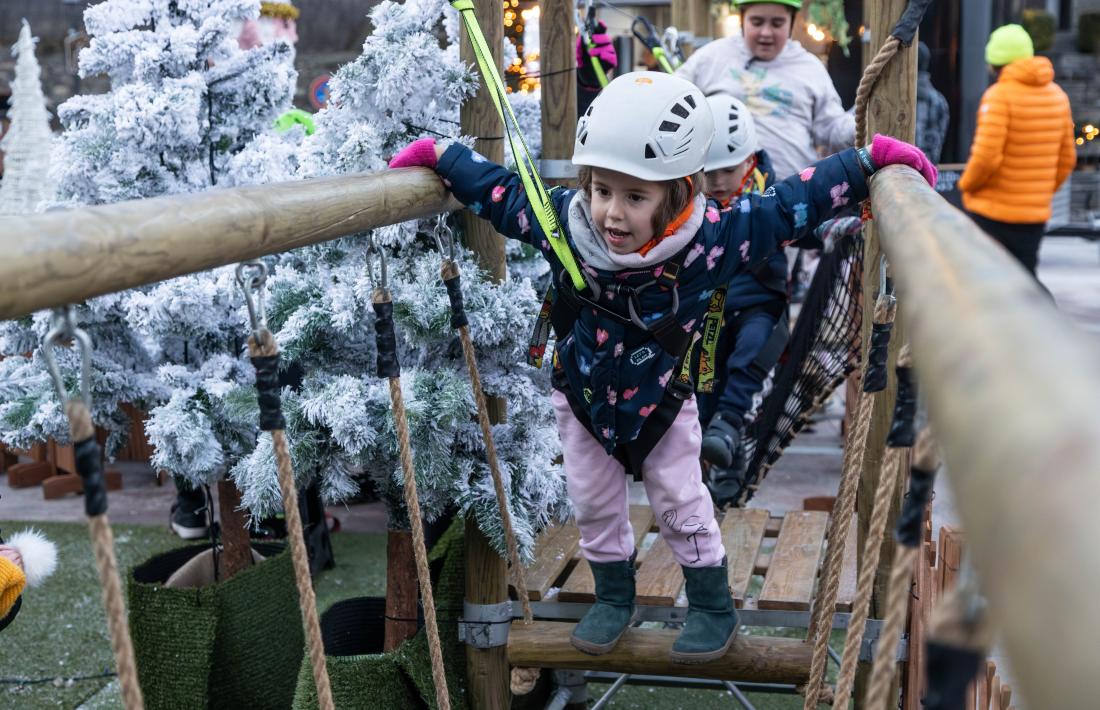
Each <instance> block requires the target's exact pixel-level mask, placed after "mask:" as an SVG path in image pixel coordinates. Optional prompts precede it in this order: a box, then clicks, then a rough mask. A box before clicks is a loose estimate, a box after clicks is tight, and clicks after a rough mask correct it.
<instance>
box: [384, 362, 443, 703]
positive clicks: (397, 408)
mask: <svg viewBox="0 0 1100 710" xmlns="http://www.w3.org/2000/svg"><path fill="white" fill-rule="evenodd" d="M389 383H390V399H391V400H393V419H394V424H395V425H396V427H397V441H398V443H399V445H400V447H401V469H402V471H404V473H405V507H406V508H408V509H409V523H410V525H411V526H412V535H413V553H414V555H415V557H416V574H417V576H418V577H419V578H420V594H421V595H422V596H423V597H424V627H425V628H426V629H427V631H428V653H429V654H430V655H431V659H432V680H433V681H434V682H435V702H436V705H437V706H438V707H439V710H450V707H451V697H450V693H449V692H448V691H447V676H446V675H445V674H444V672H443V647H442V645H441V644H440V642H439V627H438V626H437V625H436V620H435V598H434V594H433V593H432V578H431V571H430V570H429V569H428V552H427V549H426V547H425V545H424V521H423V519H422V518H421V517H420V499H419V497H418V496H417V493H416V475H415V473H414V470H413V459H412V446H411V444H410V443H409V422H408V419H407V417H406V414H405V400H404V398H403V397H402V395H401V378H400V377H391V378H389Z"/></svg>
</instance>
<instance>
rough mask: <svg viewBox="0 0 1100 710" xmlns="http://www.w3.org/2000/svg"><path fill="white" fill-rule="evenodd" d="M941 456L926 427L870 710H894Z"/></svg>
mask: <svg viewBox="0 0 1100 710" xmlns="http://www.w3.org/2000/svg"><path fill="white" fill-rule="evenodd" d="M938 467H939V455H938V452H937V449H936V443H935V440H934V439H933V437H932V431H931V429H930V428H928V427H926V428H925V429H924V430H923V431H921V433H920V435H919V436H918V437H917V443H916V446H915V447H914V448H913V466H912V469H911V470H910V472H909V493H908V495H907V496H906V498H905V505H904V506H903V507H902V511H901V515H899V516H898V526H897V531H896V533H895V536H896V537H897V540H898V548H897V553H896V554H895V556H894V564H893V567H892V568H891V570H890V582H889V586H888V587H887V591H886V620H885V622H884V623H883V625H882V632H881V634H880V635H879V639H878V644H877V646H878V650H877V652H876V653H875V661H874V664H873V665H872V666H871V681H870V685H869V686H868V689H867V702H866V705H865V707H867V708H870V710H886V708H887V707H892V706H893V703H891V702H890V698H889V695H890V689H891V688H892V687H893V685H894V671H895V667H896V665H897V654H896V649H897V647H898V639H899V638H901V627H902V625H903V624H904V623H905V614H906V612H907V611H908V609H909V585H910V580H911V578H912V575H913V565H914V563H915V562H916V560H917V556H918V554H919V553H920V547H921V538H922V530H923V527H924V525H923V523H924V511H925V508H927V507H928V503H929V501H931V500H932V484H933V482H934V480H935V474H936V469H937V468H938Z"/></svg>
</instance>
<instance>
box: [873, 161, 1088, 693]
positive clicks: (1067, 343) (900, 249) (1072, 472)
mask: <svg viewBox="0 0 1100 710" xmlns="http://www.w3.org/2000/svg"><path fill="white" fill-rule="evenodd" d="M871 194H872V196H873V198H874V202H875V205H876V208H875V220H876V221H877V222H878V228H879V234H880V236H881V238H882V244H883V247H884V248H885V249H886V251H887V253H888V254H889V256H890V262H891V264H892V265H893V268H894V269H895V274H896V278H897V287H898V304H899V306H900V308H901V309H902V311H903V312H904V313H905V315H906V317H907V322H908V323H909V325H910V344H911V345H912V348H913V357H914V363H915V365H916V369H917V375H918V381H919V382H920V387H921V397H922V399H924V400H925V401H926V402H927V404H928V409H929V415H930V418H931V422H932V425H933V427H934V431H935V434H936V437H937V441H938V443H939V444H940V445H941V447H942V449H943V453H944V457H945V461H946V470H947V475H948V476H949V478H950V479H951V489H952V492H953V493H954V497H955V500H956V504H957V506H958V511H959V516H960V518H961V520H962V526H963V528H964V529H965V530H966V539H967V546H968V550H969V552H970V554H971V556H972V559H973V562H974V565H975V568H976V569H977V573H978V579H980V580H981V586H982V592H983V594H985V595H986V597H987V598H988V600H989V614H990V618H991V621H992V623H993V625H994V627H995V628H996V629H997V632H998V636H999V638H1000V639H1001V642H1002V644H1003V647H1004V649H1005V651H1006V653H1007V655H1008V657H1009V659H1010V662H1011V665H1012V669H1013V674H1014V676H1015V678H1016V680H1017V681H1018V683H1019V685H1020V689H1021V694H1022V695H1023V696H1024V697H1026V698H1027V701H1028V705H1029V706H1033V707H1043V708H1086V707H1095V705H1096V699H1097V698H1100V673H1097V672H1096V631H1095V630H1096V629H1097V628H1100V608H1098V607H1097V605H1096V589H1098V588H1100V556H1097V554H1096V549H1095V548H1096V540H1097V539H1100V516H1097V515H1096V501H1097V500H1098V499H1100V477H1098V476H1097V474H1096V472H1097V471H1098V470H1100V409H1098V408H1097V406H1096V403H1097V401H1100V371H1098V370H1097V367H1096V361H1097V350H1096V344H1095V343H1094V342H1093V340H1092V338H1090V337H1089V336H1087V335H1086V334H1084V333H1083V332H1082V331H1080V330H1079V329H1078V327H1077V326H1076V325H1075V324H1074V323H1073V322H1072V321H1071V320H1070V319H1069V318H1068V317H1066V316H1065V315H1064V314H1063V313H1061V312H1059V310H1058V309H1057V307H1056V306H1055V303H1054V301H1053V299H1051V298H1050V296H1049V294H1047V293H1045V292H1044V291H1043V290H1042V288H1041V287H1040V285H1039V283H1038V282H1037V281H1036V280H1035V279H1034V278H1032V277H1031V276H1030V275H1029V274H1027V273H1026V272H1025V271H1024V270H1023V269H1022V268H1021V267H1020V265H1019V264H1018V263H1016V262H1015V261H1014V260H1013V259H1012V257H1011V256H1009V254H1008V252H1006V251H1005V250H1004V249H1002V248H1000V247H999V246H998V245H997V244H995V243H994V242H993V240H992V239H990V238H989V237H988V236H986V235H985V234H984V233H983V232H981V231H980V230H979V229H978V228H977V227H976V226H975V225H974V223H973V222H971V221H970V220H969V219H968V218H967V217H966V215H964V214H963V213H962V212H960V211H958V210H956V209H954V208H953V207H950V206H949V205H948V204H947V202H946V201H944V199H943V198H942V197H940V196H939V195H937V194H936V193H935V191H934V190H932V188H930V187H929V186H928V185H927V184H926V183H925V182H924V180H923V179H922V178H921V177H920V176H919V175H917V174H916V172H914V171H912V170H909V169H908V168H901V167H889V168H886V169H884V170H881V171H880V172H879V173H878V174H877V175H875V177H874V178H873V179H872V181H871ZM1052 551H1056V552H1052Z"/></svg>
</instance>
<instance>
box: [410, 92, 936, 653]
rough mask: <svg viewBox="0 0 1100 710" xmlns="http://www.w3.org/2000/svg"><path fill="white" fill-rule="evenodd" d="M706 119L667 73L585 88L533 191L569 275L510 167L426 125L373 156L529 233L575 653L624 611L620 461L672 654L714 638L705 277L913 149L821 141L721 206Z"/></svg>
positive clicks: (729, 612)
mask: <svg viewBox="0 0 1100 710" xmlns="http://www.w3.org/2000/svg"><path fill="white" fill-rule="evenodd" d="M713 130H714V122H713V119H712V117H711V112H710V109H709V107H708V106H707V103H706V99H705V98H704V97H703V95H702V93H701V92H700V91H699V90H698V89H697V88H695V87H694V86H692V85H691V84H690V83H688V82H686V81H684V80H683V79H679V78H677V77H674V76H669V75H667V74H659V73H654V72H635V73H630V74H624V75H622V76H620V77H618V78H616V79H615V80H614V81H612V82H611V83H610V84H609V85H608V86H607V87H606V88H605V89H604V90H603V92H601V93H600V95H599V96H597V97H596V99H595V100H594V101H593V102H592V105H591V106H590V107H589V109H588V110H587V111H586V112H585V114H584V116H582V117H581V119H580V121H579V122H578V125H577V137H576V143H575V148H574V153H573V162H574V163H575V164H576V165H577V166H579V167H580V189H578V190H564V189H563V190H555V191H553V192H552V193H551V200H552V203H553V205H552V207H553V209H554V210H555V211H556V213H557V216H558V219H559V221H560V222H561V225H562V228H563V229H562V231H563V234H561V235H560V236H561V237H562V238H564V239H565V240H566V241H567V244H568V247H569V249H570V251H571V254H572V258H573V259H575V260H576V262H578V263H579V265H580V268H579V269H578V270H577V271H578V272H579V273H577V274H576V275H575V276H573V275H571V274H570V272H569V270H568V269H567V267H566V266H565V261H566V260H567V259H565V260H563V257H562V256H560V255H559V252H558V251H556V250H555V248H554V246H553V245H552V244H551V243H550V239H549V237H548V235H546V234H544V233H543V231H542V227H541V226H540V225H539V222H538V219H537V218H536V214H535V212H534V210H533V207H532V203H531V202H530V201H529V200H528V197H527V194H526V193H525V192H524V189H523V186H522V183H521V180H520V178H519V176H518V175H516V174H514V173H512V172H509V171H508V170H506V169H504V168H502V167H500V166H499V165H495V164H493V163H490V162H489V161H488V160H486V159H485V158H484V157H482V156H480V155H478V154H477V153H474V152H472V151H470V150H469V149H468V148H466V147H465V146H463V145H461V144H459V143H452V144H451V145H449V146H442V145H436V144H435V142H434V140H433V139H431V138H422V139H420V140H418V141H416V142H414V143H412V144H411V145H409V146H407V147H406V148H404V149H403V150H402V151H401V152H399V153H398V154H397V155H396V156H395V157H394V159H393V160H392V161H391V162H390V166H391V167H395V168H396V167H410V166H424V167H430V168H433V169H434V170H435V171H436V173H437V174H438V175H439V176H440V177H441V178H442V179H443V182H444V184H445V185H446V186H447V187H448V188H449V189H450V190H451V192H452V193H453V194H454V195H455V197H457V198H458V199H459V200H461V201H462V202H463V203H464V204H466V205H467V206H468V207H469V208H470V209H471V210H473V211H474V212H476V213H477V214H479V215H480V216H482V217H484V218H486V219H488V220H490V221H491V222H492V224H493V226H494V227H495V228H496V229H497V231H499V232H500V233H501V234H503V235H505V236H507V237H511V238H514V239H520V240H522V241H524V242H527V243H528V244H531V245H533V246H535V247H536V248H538V249H540V250H541V251H542V253H543V255H544V256H545V257H546V259H547V260H548V261H549V262H550V265H551V269H552V272H553V276H554V286H555V288H556V289H557V297H556V301H555V308H554V312H553V313H552V315H551V318H552V320H553V323H554V329H555V331H556V333H557V344H556V346H555V349H554V373H553V383H554V392H553V394H552V397H551V399H552V402H553V405H554V408H555V412H556V415H557V423H558V430H559V433H560V436H561V441H562V453H563V456H564V465H565V473H566V480H567V485H568V490H569V496H570V498H571V499H572V501H573V504H574V508H575V517H576V521H577V527H578V528H579V530H580V535H581V543H580V546H581V551H582V553H583V554H584V556H585V557H586V558H587V559H588V561H589V563H590V564H591V567H592V574H593V577H594V578H595V583H596V603H595V604H594V605H593V606H592V607H591V608H590V609H589V611H588V613H587V614H586V615H585V616H584V618H583V619H582V620H581V621H580V623H579V624H578V625H577V627H576V628H575V629H574V632H573V635H572V642H573V645H574V646H576V647H577V648H578V649H580V650H581V651H584V652H587V653H591V654H601V653H606V652H608V651H610V650H611V649H612V648H613V647H614V646H615V643H616V642H617V641H618V640H619V638H620V637H621V636H622V634H623V632H624V631H625V629H626V628H627V627H628V626H629V624H630V622H631V619H632V617H633V611H634V555H635V550H634V534H633V531H632V530H631V527H630V519H629V515H628V511H629V506H628V498H627V478H626V476H625V475H624V473H625V472H629V473H632V474H634V475H635V476H640V477H641V478H642V481H643V482H644V485H645V489H646V494H647V495H648V498H649V502H650V505H652V506H653V509H654V512H655V513H656V514H657V518H658V520H659V521H660V531H661V535H662V536H663V538H664V539H665V541H666V542H667V543H668V545H669V547H670V548H671V549H672V552H673V554H674V555H675V556H676V558H677V560H678V561H679V562H680V564H681V566H682V567H683V570H684V577H685V578H686V581H687V587H686V591H687V597H688V602H689V605H690V606H689V610H688V614H687V618H686V621H685V624H684V629H683V631H682V633H681V634H680V636H679V638H678V639H677V640H676V642H675V644H674V645H673V647H672V652H671V655H672V660H673V661H676V662H681V663H701V662H705V661H708V660H712V659H715V658H718V657H720V656H721V655H723V654H724V653H725V652H726V651H727V650H728V649H729V646H730V644H731V642H732V640H733V637H734V634H735V633H736V631H737V613H736V612H735V611H734V608H733V601H732V599H731V597H730V593H729V588H728V585H727V568H726V557H725V555H726V552H725V549H723V547H722V540H721V534H720V532H719V530H718V526H717V524H716V523H715V519H714V508H713V505H712V503H711V500H710V495H709V494H708V492H707V489H706V487H705V486H704V484H703V481H702V475H701V471H700V465H699V446H700V440H701V438H702V437H701V432H700V427H699V419H698V414H697V411H696V404H695V399H694V397H693V396H692V385H691V382H690V381H687V382H683V381H681V380H680V378H679V377H678V373H680V372H681V371H682V369H683V368H682V365H683V358H684V356H685V355H686V353H687V351H688V347H689V345H690V343H691V340H692V337H693V336H694V334H695V333H696V331H697V330H698V328H700V327H701V325H702V322H703V317H704V315H705V312H706V308H707V304H708V301H709V299H710V295H711V294H712V293H713V291H714V290H715V289H716V288H718V287H720V286H722V285H724V284H727V283H729V282H730V280H731V279H732V278H734V277H735V276H736V275H737V274H738V273H739V272H740V271H743V270H745V269H747V268H750V267H751V266H752V265H754V264H756V263H759V262H760V261H766V260H767V259H769V258H771V256H772V255H773V254H774V253H775V252H776V250H778V249H779V248H780V245H781V244H783V243H785V242H789V241H797V240H798V239H801V238H803V237H805V236H807V235H809V234H810V232H811V230H812V229H813V227H814V226H815V225H817V224H818V223H819V222H821V221H822V220H824V219H827V218H828V217H830V216H831V215H832V214H833V212H834V211H836V210H838V209H840V208H841V207H843V206H845V205H847V204H849V203H854V202H857V201H859V200H862V199H864V198H865V197H867V182H866V177H867V175H869V174H870V173H871V172H873V171H874V169H875V167H874V166H875V164H876V163H875V162H874V159H873V158H872V154H876V151H877V154H879V155H882V156H885V155H886V153H885V152H884V150H883V149H884V148H886V147H891V148H895V149H896V150H895V152H894V155H895V158H894V159H893V160H892V161H886V162H908V163H910V164H913V165H915V166H918V167H923V166H924V163H922V162H919V159H923V155H921V153H920V151H918V150H916V149H915V148H913V147H912V146H908V145H907V144H904V143H901V142H900V141H894V140H893V139H888V138H886V139H884V138H881V137H876V141H875V144H874V145H873V146H872V148H871V151H870V152H869V151H866V150H863V151H860V152H858V153H857V151H855V150H847V151H844V152H843V153H841V154H839V155H835V156H832V157H830V158H826V159H825V160H823V161H821V162H819V163H817V164H816V166H815V167H814V168H812V169H809V170H807V171H805V172H803V174H802V176H801V177H797V176H796V177H794V178H792V179H791V180H788V181H786V182H783V183H779V184H777V185H776V186H775V187H774V188H773V189H771V190H769V191H767V192H766V193H765V194H764V195H762V196H756V195H753V196H746V197H744V198H742V199H741V200H740V201H738V202H737V204H736V205H735V206H734V207H733V209H731V210H729V211H726V212H724V213H723V212H721V211H720V210H719V208H718V205H717V204H716V203H709V204H708V203H707V201H706V199H705V198H704V197H703V196H702V194H701V189H702V170H703V165H704V160H705V157H706V154H707V148H708V147H709V145H710V142H711V136H712V133H713ZM883 162H884V161H881V160H880V161H879V162H878V164H882V163H883ZM576 281H580V282H581V283H583V284H584V288H583V289H580V290H578V289H577V287H576V286H575V283H576ZM689 380H690V378H689Z"/></svg>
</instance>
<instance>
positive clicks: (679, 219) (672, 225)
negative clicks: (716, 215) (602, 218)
mask: <svg viewBox="0 0 1100 710" xmlns="http://www.w3.org/2000/svg"><path fill="white" fill-rule="evenodd" d="M684 180H685V181H687V184H688V199H687V205H685V206H684V209H682V210H680V214H678V215H676V218H675V219H673V220H672V221H671V222H669V223H668V226H667V227H665V231H664V233H663V234H662V235H661V236H659V237H658V236H654V237H653V238H652V239H650V240H649V241H648V242H646V243H645V244H643V245H642V246H641V247H639V248H638V252H637V253H638V254H639V255H641V256H645V255H646V254H648V253H649V252H650V250H651V249H653V247H655V246H657V245H658V244H660V243H661V241H662V240H664V239H665V237H671V236H672V235H673V234H676V230H677V229H679V228H680V227H683V226H684V224H685V223H686V222H687V221H688V220H689V219H691V213H692V212H694V211H695V200H694V199H692V198H694V197H695V183H693V182H692V181H691V176H690V175H685V176H684Z"/></svg>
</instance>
